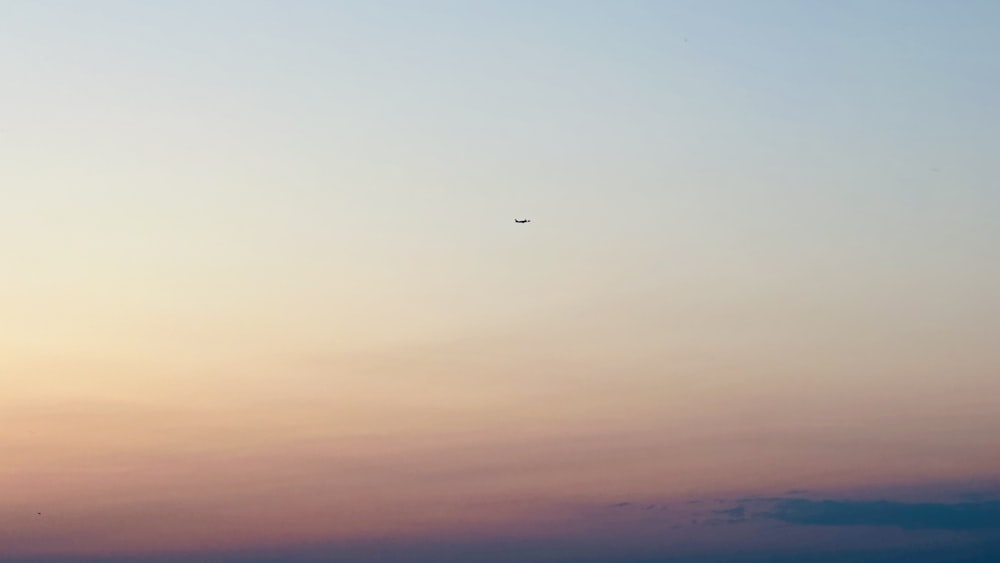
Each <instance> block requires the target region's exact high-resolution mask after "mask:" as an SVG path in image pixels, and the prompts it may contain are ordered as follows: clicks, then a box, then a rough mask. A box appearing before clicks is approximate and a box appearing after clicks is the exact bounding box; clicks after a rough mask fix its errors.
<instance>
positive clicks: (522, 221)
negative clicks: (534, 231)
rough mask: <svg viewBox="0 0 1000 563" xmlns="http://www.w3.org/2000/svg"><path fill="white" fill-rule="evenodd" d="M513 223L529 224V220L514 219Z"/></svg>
mask: <svg viewBox="0 0 1000 563" xmlns="http://www.w3.org/2000/svg"><path fill="white" fill-rule="evenodd" d="M514 222H515V223H530V222H531V219H514Z"/></svg>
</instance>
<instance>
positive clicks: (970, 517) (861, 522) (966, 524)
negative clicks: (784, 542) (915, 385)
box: [765, 499, 1000, 530]
mask: <svg viewBox="0 0 1000 563" xmlns="http://www.w3.org/2000/svg"><path fill="white" fill-rule="evenodd" d="M765 516H766V517H769V518H773V519H775V520H780V521H782V522H787V523H789V524H800V525H811V526H892V527H897V528H902V529H906V530H927V529H938V530H984V529H1000V502H998V501H989V502H960V503H953V504H949V503H906V502H893V501H888V500H880V501H836V500H820V501H813V500H808V499H784V500H781V501H778V502H777V503H776V505H775V507H774V510H772V511H770V512H767V513H765Z"/></svg>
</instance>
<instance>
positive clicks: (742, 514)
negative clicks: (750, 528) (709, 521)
mask: <svg viewBox="0 0 1000 563" xmlns="http://www.w3.org/2000/svg"><path fill="white" fill-rule="evenodd" d="M715 513H716V514H723V515H725V516H728V517H729V520H728V521H729V522H742V521H743V520H745V519H746V514H747V509H746V507H745V506H743V505H740V506H737V507H736V508H730V509H729V510H716V511H715Z"/></svg>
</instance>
